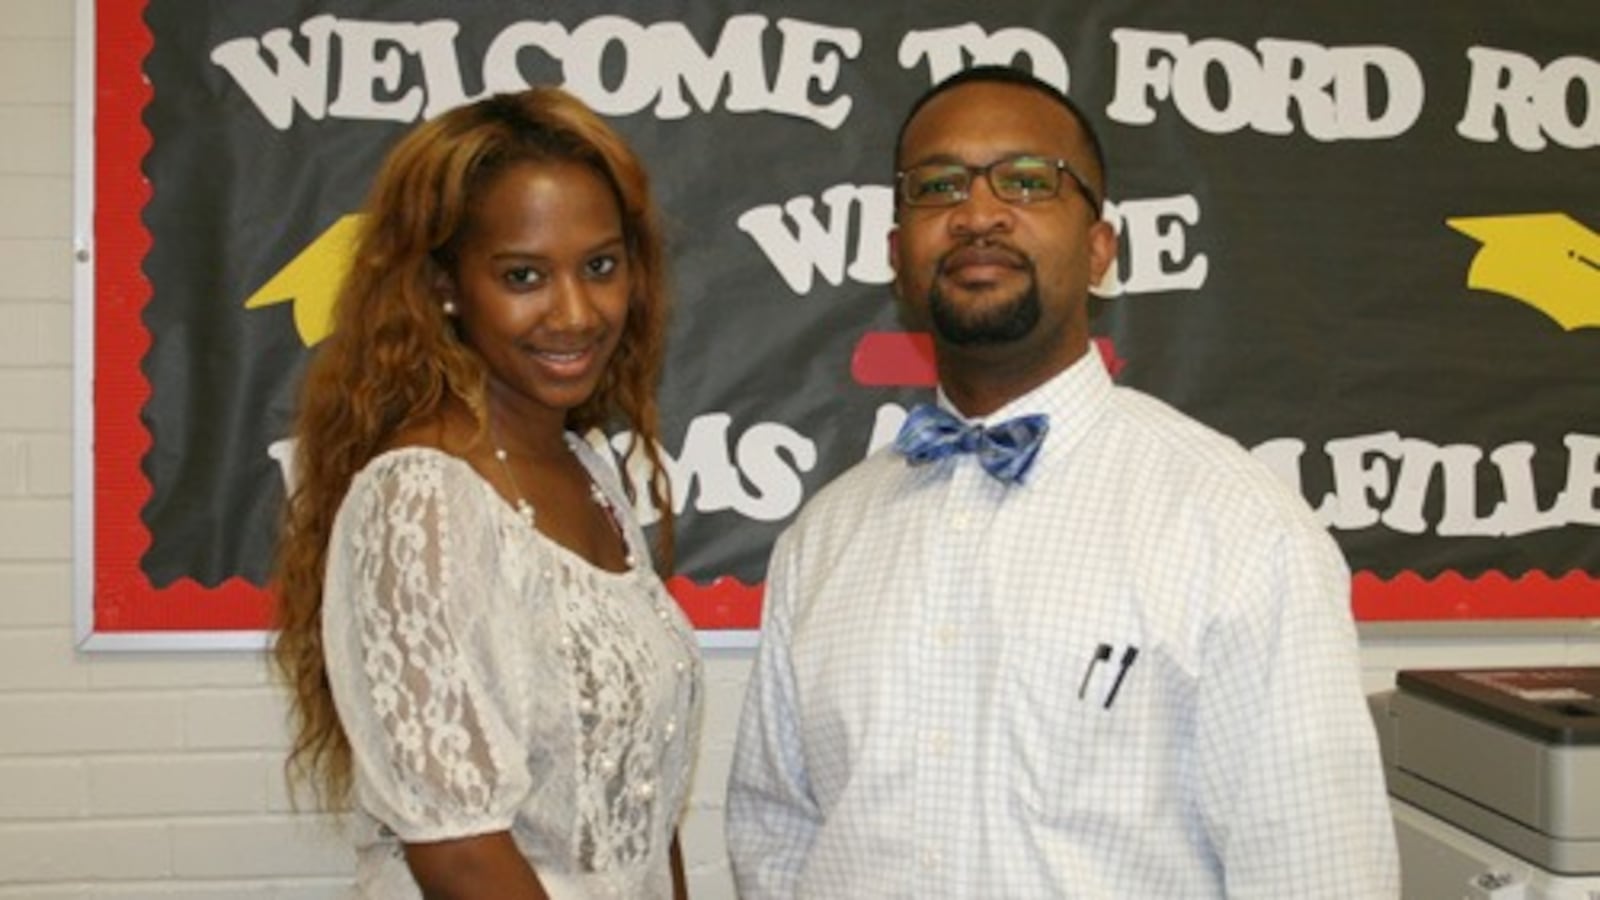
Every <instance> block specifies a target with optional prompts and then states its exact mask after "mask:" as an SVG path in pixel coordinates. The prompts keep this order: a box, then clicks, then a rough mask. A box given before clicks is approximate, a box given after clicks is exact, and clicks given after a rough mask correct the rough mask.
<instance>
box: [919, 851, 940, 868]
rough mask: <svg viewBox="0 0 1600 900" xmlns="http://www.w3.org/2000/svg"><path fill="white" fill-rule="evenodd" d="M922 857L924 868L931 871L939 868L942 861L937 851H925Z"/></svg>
mask: <svg viewBox="0 0 1600 900" xmlns="http://www.w3.org/2000/svg"><path fill="white" fill-rule="evenodd" d="M921 856H922V864H923V865H924V866H926V867H927V868H930V869H937V868H939V863H940V862H941V861H942V860H941V859H940V857H939V853H938V851H936V850H924V851H922V853H921Z"/></svg>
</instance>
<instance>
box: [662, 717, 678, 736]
mask: <svg viewBox="0 0 1600 900" xmlns="http://www.w3.org/2000/svg"><path fill="white" fill-rule="evenodd" d="M661 730H662V731H664V732H666V734H667V737H672V736H673V735H674V734H677V733H678V720H677V719H668V720H667V724H666V725H663V726H662V728H661Z"/></svg>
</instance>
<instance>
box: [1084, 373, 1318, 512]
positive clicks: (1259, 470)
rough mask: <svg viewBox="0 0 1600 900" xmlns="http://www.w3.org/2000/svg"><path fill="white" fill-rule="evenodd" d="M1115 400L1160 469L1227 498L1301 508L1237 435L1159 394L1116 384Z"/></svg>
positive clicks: (1131, 433) (1127, 427) (1129, 435)
mask: <svg viewBox="0 0 1600 900" xmlns="http://www.w3.org/2000/svg"><path fill="white" fill-rule="evenodd" d="M1114 396H1115V406H1116V408H1117V410H1118V411H1119V416H1120V425H1121V427H1122V429H1123V430H1124V432H1125V436H1126V439H1127V440H1128V441H1130V442H1131V443H1134V444H1136V445H1140V446H1141V448H1142V449H1143V450H1144V452H1146V453H1148V454H1150V455H1151V456H1154V457H1155V458H1157V459H1158V460H1160V466H1161V467H1162V469H1163V470H1164V471H1165V472H1166V473H1167V474H1168V475H1169V476H1171V477H1172V478H1175V479H1177V480H1178V481H1180V482H1181V483H1182V484H1184V486H1185V488H1186V489H1188V490H1193V491H1200V492H1204V493H1209V494H1214V495H1222V496H1225V497H1227V498H1228V499H1229V500H1230V501H1231V502H1238V503H1248V504H1262V505H1263V506H1272V507H1278V508H1280V509H1294V510H1295V511H1297V512H1298V511H1299V510H1300V509H1301V508H1303V507H1304V506H1305V501H1304V499H1303V498H1301V497H1299V496H1298V495H1297V494H1296V493H1295V492H1294V491H1293V490H1292V489H1291V488H1290V486H1289V485H1288V484H1287V483H1285V482H1284V481H1283V480H1282V479H1281V478H1279V477H1278V475H1277V474H1276V473H1274V472H1273V471H1272V469H1271V468H1270V467H1269V466H1268V465H1267V464H1266V463H1265V462H1263V461H1261V460H1260V459H1258V458H1257V457H1256V456H1255V455H1254V454H1252V453H1251V452H1250V451H1249V450H1248V449H1246V448H1245V447H1244V445H1242V444H1240V443H1239V441H1238V440H1236V439H1235V438H1233V437H1231V436H1229V435H1227V434H1224V433H1223V432H1221V431H1219V430H1218V429H1216V428H1213V427H1212V426H1210V425H1208V424H1206V423H1205V422H1202V421H1200V420H1199V419H1197V418H1195V417H1194V416H1191V415H1189V414H1188V413H1186V412H1184V411H1182V410H1180V409H1178V408H1177V407H1175V406H1173V405H1172V404H1170V403H1168V402H1167V401H1165V400H1162V399H1161V398H1159V397H1156V396H1153V395H1151V394H1147V393H1144V392H1142V391H1139V390H1136V389H1133V388H1127V387H1119V388H1117V390H1116V393H1115V395H1114Z"/></svg>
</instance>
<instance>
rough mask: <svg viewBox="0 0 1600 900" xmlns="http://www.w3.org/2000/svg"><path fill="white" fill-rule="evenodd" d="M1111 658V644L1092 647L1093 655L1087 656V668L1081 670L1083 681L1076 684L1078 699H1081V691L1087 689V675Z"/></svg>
mask: <svg viewBox="0 0 1600 900" xmlns="http://www.w3.org/2000/svg"><path fill="white" fill-rule="evenodd" d="M1110 658H1111V645H1110V644H1101V645H1100V646H1098V647H1096V648H1094V656H1092V657H1090V658H1089V668H1087V669H1084V670H1083V682H1082V683H1080V684H1079V685H1078V699H1079V700H1082V699H1083V692H1084V691H1087V690H1088V689H1089V676H1091V675H1093V674H1094V667H1095V666H1097V665H1099V664H1100V663H1103V662H1105V661H1106V660H1108V659H1110Z"/></svg>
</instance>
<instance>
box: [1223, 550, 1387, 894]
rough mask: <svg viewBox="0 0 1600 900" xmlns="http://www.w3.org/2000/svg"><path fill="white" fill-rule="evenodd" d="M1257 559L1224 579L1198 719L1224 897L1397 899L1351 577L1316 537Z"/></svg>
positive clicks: (1260, 554)
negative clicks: (1224, 603) (1224, 601)
mask: <svg viewBox="0 0 1600 900" xmlns="http://www.w3.org/2000/svg"><path fill="white" fill-rule="evenodd" d="M1253 556H1254V560H1253V561H1252V562H1247V563H1241V564H1240V566H1239V569H1240V571H1239V572H1238V573H1237V576H1236V577H1233V578H1228V579H1227V580H1226V585H1225V586H1226V588H1227V589H1228V590H1229V591H1231V592H1232V594H1233V597H1232V599H1231V600H1230V601H1228V603H1229V604H1230V605H1231V606H1232V609H1231V611H1229V612H1226V613H1224V614H1223V615H1222V616H1220V617H1219V619H1218V621H1217V622H1216V623H1214V627H1213V628H1212V630H1211V633H1209V634H1208V635H1207V637H1206V640H1207V643H1206V647H1205V651H1204V653H1205V656H1204V658H1205V663H1204V665H1205V669H1204V671H1203V673H1202V678H1201V687H1200V696H1199V707H1198V710H1197V725H1198V733H1197V735H1196V740H1197V741H1198V757H1197V758H1198V759H1199V761H1200V774H1201V779H1200V784H1201V798H1202V799H1201V804H1200V809H1201V813H1202V815H1203V816H1205V818H1206V824H1207V826H1208V830H1209V831H1210V833H1211V834H1212V838H1213V841H1214V843H1215V845H1216V847H1217V852H1218V855H1219V857H1220V858H1221V861H1222V866H1223V874H1224V878H1225V880H1226V884H1227V891H1228V896H1229V897H1263V898H1265V897H1289V896H1293V897H1297V898H1316V897H1327V898H1335V897H1337V898H1364V900H1365V898H1394V897H1397V896H1398V895H1399V875H1398V871H1399V866H1398V862H1397V854H1396V849H1395V842H1394V826H1393V820H1392V818H1391V814H1390V811H1389V805H1388V798H1387V794H1386V792H1385V790H1384V784H1383V770H1382V763H1381V762H1380V760H1379V757H1378V751H1377V742H1376V735H1375V731H1374V728H1373V724H1372V720H1371V718H1370V716H1369V713H1368V711H1367V704H1366V702H1365V700H1364V698H1363V697H1362V694H1361V681H1360V679H1361V667H1360V656H1359V645H1358V643H1357V640H1356V634H1355V627H1354V624H1353V622H1352V620H1351V614H1350V595H1349V586H1350V576H1349V571H1348V569H1346V567H1345V565H1344V562H1343V559H1342V558H1341V557H1340V556H1339V554H1338V550H1337V548H1336V547H1335V546H1334V544H1333V542H1332V540H1331V539H1330V538H1328V536H1327V535H1326V533H1325V532H1322V531H1321V530H1320V529H1314V530H1313V529H1308V530H1307V531H1306V532H1304V533H1299V532H1289V533H1284V534H1281V535H1279V538H1278V540H1277V541H1276V542H1275V546H1273V547H1271V548H1267V549H1266V550H1264V551H1263V552H1261V553H1259V554H1254V555H1253Z"/></svg>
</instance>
